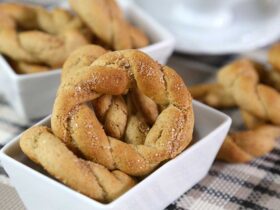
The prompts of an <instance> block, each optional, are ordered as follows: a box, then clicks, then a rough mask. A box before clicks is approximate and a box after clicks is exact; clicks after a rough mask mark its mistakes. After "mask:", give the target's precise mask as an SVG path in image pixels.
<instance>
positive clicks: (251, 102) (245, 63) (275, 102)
mask: <svg viewBox="0 0 280 210" xmlns="http://www.w3.org/2000/svg"><path fill="white" fill-rule="evenodd" d="M218 82H219V83H220V84H222V85H223V86H224V87H225V88H226V89H228V91H230V93H231V95H232V96H233V98H234V100H235V102H236V103H237V105H238V106H239V107H240V108H241V109H243V110H245V111H247V112H249V113H251V114H253V115H254V116H256V117H258V118H260V119H263V120H265V121H269V122H272V123H273V124H276V125H280V112H279V109H280V94H279V93H278V92H277V91H276V90H275V89H274V88H272V87H270V86H267V85H264V84H260V83H259V75H258V72H257V70H256V68H254V65H253V64H252V62H250V61H249V60H246V59H243V60H238V61H235V62H233V63H231V64H229V65H227V66H225V67H224V68H222V69H221V70H220V71H219V72H218Z"/></svg>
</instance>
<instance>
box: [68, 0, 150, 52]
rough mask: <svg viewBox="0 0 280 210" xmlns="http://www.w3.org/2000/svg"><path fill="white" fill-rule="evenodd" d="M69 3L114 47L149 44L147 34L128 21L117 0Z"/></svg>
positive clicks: (94, 31) (119, 48) (86, 0)
mask: <svg viewBox="0 0 280 210" xmlns="http://www.w3.org/2000/svg"><path fill="white" fill-rule="evenodd" d="M69 3H70V5H71V7H72V8H73V10H74V11H75V12H76V13H77V14H78V15H79V16H80V17H81V19H82V20H83V21H84V22H85V23H86V24H87V25H88V26H89V28H90V29H91V30H92V32H93V33H94V34H96V36H97V37H99V38H100V39H101V40H102V41H104V42H105V43H106V44H107V45H108V46H109V47H111V48H112V49H114V50H122V49H130V48H141V47H144V46H146V45H148V39H147V37H146V36H145V34H144V33H143V32H141V31H140V30H139V29H137V28H136V27H134V26H132V25H130V24H129V23H128V22H126V20H125V19H124V17H123V15H122V12H121V10H120V8H119V7H118V5H117V3H116V1H115V0H103V1H100V0H82V1H79V2H78V1H76V0H70V1H69Z"/></svg>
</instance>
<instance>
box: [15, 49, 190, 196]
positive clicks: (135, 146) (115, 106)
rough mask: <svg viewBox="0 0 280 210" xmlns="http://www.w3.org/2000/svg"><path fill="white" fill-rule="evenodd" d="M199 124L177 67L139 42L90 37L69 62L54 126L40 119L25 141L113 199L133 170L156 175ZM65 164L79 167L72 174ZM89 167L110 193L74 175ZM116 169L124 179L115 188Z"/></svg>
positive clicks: (79, 185) (59, 173)
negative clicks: (101, 42)
mask: <svg viewBox="0 0 280 210" xmlns="http://www.w3.org/2000/svg"><path fill="white" fill-rule="evenodd" d="M99 56H100V57H99ZM193 126H194V116H193V109H192V99H191V96H190V94H189V92H188V90H187V88H186V86H185V84H184V82H183V80H182V79H181V78H180V77H179V75H177V73H176V72H175V71H174V70H173V69H171V68H169V67H167V66H161V65H160V64H158V63H157V62H155V61H153V60H152V59H151V58H150V57H149V56H147V55H146V54H144V53H142V52H140V51H137V50H123V51H115V52H106V51H105V50H104V49H102V48H100V47H98V46H94V45H90V46H85V47H82V48H80V49H79V50H77V51H75V52H74V53H73V54H71V56H70V57H69V58H68V59H67V61H66V62H65V64H64V66H63V71H62V80H61V85H60V87H59V89H58V93H57V97H56V100H55V104H54V108H53V113H52V118H51V127H52V132H53V133H51V132H50V131H49V130H47V129H46V128H45V127H42V126H38V127H34V128H32V130H29V131H27V132H26V133H25V134H24V135H23V136H22V137H21V140H20V141H21V148H22V150H23V151H24V153H25V154H27V155H28V156H29V157H30V158H31V159H32V160H34V161H35V162H37V163H39V164H41V165H43V167H44V168H45V169H46V170H47V171H49V173H50V174H53V175H54V176H55V177H56V178H57V179H59V180H62V181H63V182H64V183H66V184H67V185H69V186H70V187H72V188H74V189H76V190H78V191H80V192H82V193H84V194H87V195H89V196H91V197H92V198H95V199H99V200H101V201H108V200H112V199H113V198H115V197H116V195H119V192H123V191H124V190H127V189H128V188H129V187H131V186H132V183H133V181H132V180H131V179H130V178H129V177H126V175H125V174H128V175H132V176H145V175H148V174H149V173H150V172H151V171H153V170H154V169H155V168H156V167H157V166H158V165H159V164H160V163H162V162H163V161H166V160H169V159H171V158H174V157H175V156H176V155H178V154H179V153H180V152H182V151H183V150H184V149H185V148H186V147H187V146H188V144H189V143H190V141H191V139H192V133H193ZM38 133H40V134H38ZM58 139H59V140H60V141H61V142H63V143H65V145H66V146H67V147H68V148H70V149H71V150H72V151H73V152H74V153H75V154H76V155H79V156H82V157H84V158H86V159H87V160H89V161H82V160H80V159H78V158H77V157H76V156H75V155H74V154H73V153H72V152H70V151H68V152H64V150H67V149H66V147H65V146H64V144H62V143H58V142H59V141H58ZM49 141H53V144H59V145H58V146H57V147H59V148H58V149H57V150H56V149H55V150H54V151H57V154H56V156H58V154H59V153H60V152H61V153H62V152H63V155H62V156H61V157H59V161H58V165H56V161H55V157H53V156H52V157H48V156H49V155H50V156H51V155H52V154H49V155H48V151H49V150H50V151H49V152H50V153H51V151H52V147H54V146H55V145H52V144H51V143H49ZM45 144H48V146H46V145H45ZM24 145H29V146H24ZM32 145H33V146H32ZM34 145H35V146H34ZM42 150H43V152H41V151H42ZM60 150H61V151H60ZM64 153H67V155H66V154H65V156H64ZM91 161H92V162H95V163H96V164H93V163H92V162H91ZM80 162H82V163H80ZM63 164H64V165H63ZM60 165H62V166H60ZM85 165H86V166H85ZM101 165H102V166H101ZM60 167H63V168H71V169H72V168H74V167H78V168H76V169H73V174H72V172H71V174H67V173H66V172H65V171H64V170H63V169H61V170H60ZM101 169H102V170H103V172H102V171H101ZM105 169H106V170H105ZM112 170H113V172H111V171H112ZM68 171H69V170H68ZM84 171H88V172H86V174H90V175H87V176H86V180H85V181H87V179H89V178H90V179H92V180H93V179H94V177H96V180H97V182H98V185H100V187H101V188H102V190H103V191H102V193H103V194H104V193H105V197H102V196H99V195H98V196H97V195H96V194H93V193H92V191H90V190H89V189H88V188H83V186H84V184H85V183H84V181H83V178H84V176H85V175H79V180H78V181H76V180H75V178H74V175H77V176H78V174H83V173H84ZM115 171H116V172H115ZM102 174H107V175H106V176H105V175H102ZM116 174H117V175H116ZM116 176H117V178H118V179H119V182H118V183H116V185H117V186H119V187H118V188H117V189H116V190H115V191H113V192H112V193H113V194H112V195H111V192H110V190H111V188H110V185H111V182H113V181H112V179H113V180H115V177H116ZM75 177H76V176H75ZM119 177H122V178H119ZM80 179H81V180H80ZM93 184H95V183H93ZM107 187H108V188H109V189H108V188H107ZM112 187H113V186H112ZM102 193H101V194H102ZM103 194H102V195H103Z"/></svg>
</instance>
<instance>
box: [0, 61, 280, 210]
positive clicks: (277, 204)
mask: <svg viewBox="0 0 280 210" xmlns="http://www.w3.org/2000/svg"><path fill="white" fill-rule="evenodd" d="M177 58H180V56H177ZM171 61H172V62H173V64H176V65H180V62H181V60H180V59H179V60H174V57H173V58H172V59H171ZM188 66H189V65H188ZM182 67H183V66H182V65H181V66H180V67H178V69H179V68H182ZM175 68H176V67H175ZM200 79H201V78H200ZM28 127H29V125H26V124H24V123H23V122H22V121H21V120H20V119H18V118H17V116H16V114H15V113H14V112H13V110H12V108H11V107H10V106H9V105H8V104H7V103H6V102H5V100H4V99H3V97H1V96H0V145H3V144H5V143H6V142H7V141H8V140H10V139H11V138H12V137H14V136H16V135H17V134H19V133H20V132H22V131H23V130H25V129H26V128H28ZM0 209H1V210H8V209H12V210H21V209H24V206H23V204H22V202H21V200H20V198H19V197H18V195H17V193H16V191H15V190H14V188H13V187H12V186H11V184H10V180H9V178H8V176H7V174H6V173H5V171H4V169H3V168H1V166H0ZM184 209H198V210H200V209H220V210H224V209H259V210H266V209H275V210H278V209H280V142H278V145H277V146H276V147H275V149H274V150H273V151H272V152H271V153H269V154H267V155H266V156H264V157H262V158H258V159H256V160H254V161H252V162H251V163H248V164H227V163H223V162H218V161H216V162H215V163H214V164H213V166H212V167H211V169H210V171H209V173H208V175H207V176H206V177H205V178H204V179H203V180H201V181H200V182H199V183H198V184H196V185H195V186H194V187H193V188H192V189H190V190H189V191H187V192H186V193H185V194H183V195H182V196H181V197H180V198H178V199H177V200H176V201H174V203H172V204H170V205H169V206H168V207H167V210H184Z"/></svg>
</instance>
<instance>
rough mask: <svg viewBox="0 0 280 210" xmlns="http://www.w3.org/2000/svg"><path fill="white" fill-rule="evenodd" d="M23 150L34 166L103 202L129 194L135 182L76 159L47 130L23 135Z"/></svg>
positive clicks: (32, 130) (33, 129)
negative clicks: (35, 164) (38, 165)
mask: <svg viewBox="0 0 280 210" xmlns="http://www.w3.org/2000/svg"><path fill="white" fill-rule="evenodd" d="M20 147H21V149H22V150H23V152H24V153H25V154H27V155H28V157H29V158H30V159H32V160H33V161H34V162H36V163H39V164H41V165H42V166H43V167H44V168H45V169H46V170H47V171H48V173H50V174H51V175H53V176H54V177H55V178H57V179H59V180H60V181H62V182H63V183H65V184H66V185H68V186H70V187H71V188H73V189H75V190H77V191H79V192H81V193H83V194H85V195H87V196H89V197H91V198H93V199H96V200H98V201H102V202H109V201H112V200H114V199H115V198H116V197H118V196H119V195H121V194H122V193H124V192H125V191H127V190H128V189H129V188H131V187H132V186H133V185H135V180H133V179H132V178H131V177H129V176H128V175H126V174H125V173H123V172H121V171H118V170H115V171H112V172H110V171H108V169H106V168H105V167H103V166H101V165H98V164H95V163H93V162H91V161H85V160H83V159H80V158H78V157H76V156H75V155H74V154H73V153H72V152H71V151H70V150H69V149H68V148H67V147H66V146H65V145H64V144H63V143H62V142H61V141H60V140H59V139H58V138H57V137H55V136H54V135H53V134H52V133H51V132H50V131H49V129H48V128H47V127H44V126H36V127H32V128H30V129H29V130H27V131H26V132H24V133H23V135H22V136H21V140H20Z"/></svg>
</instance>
